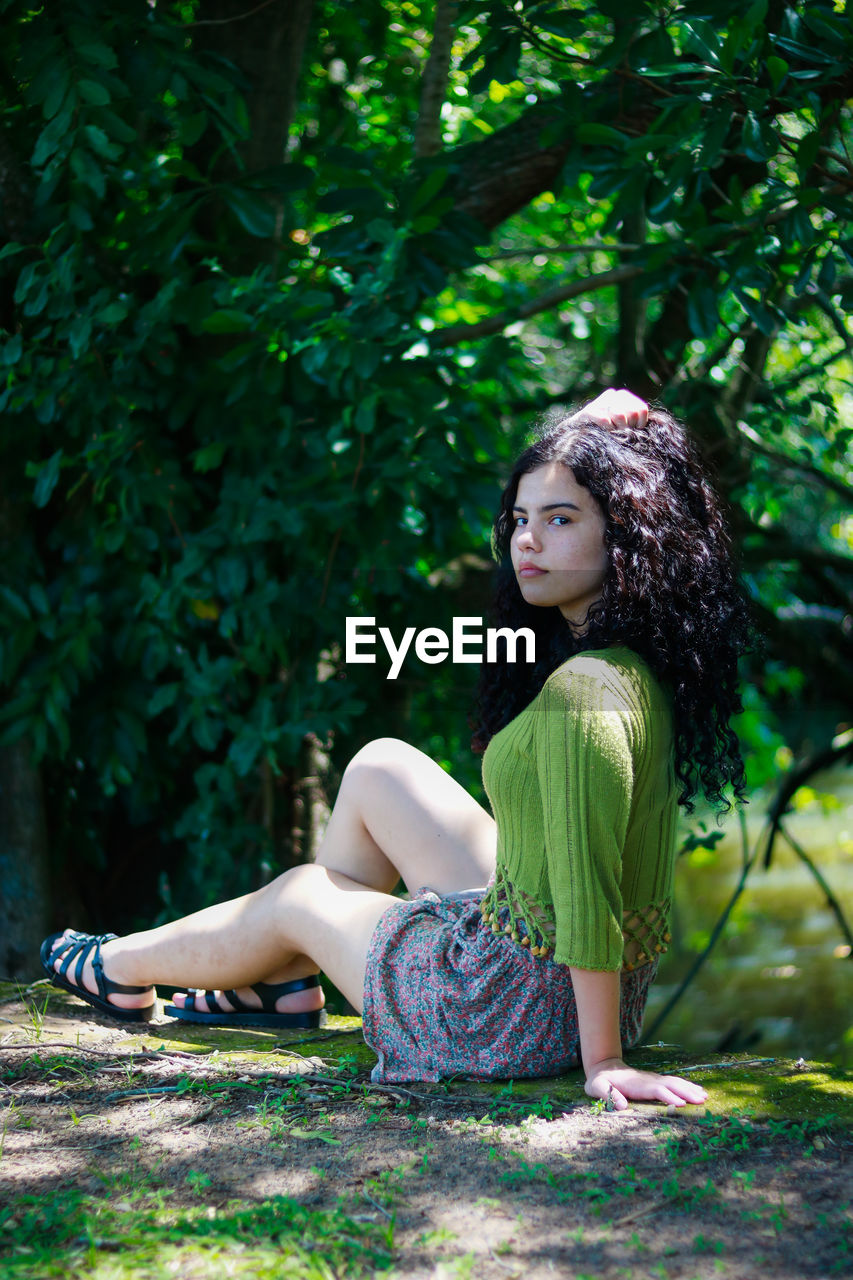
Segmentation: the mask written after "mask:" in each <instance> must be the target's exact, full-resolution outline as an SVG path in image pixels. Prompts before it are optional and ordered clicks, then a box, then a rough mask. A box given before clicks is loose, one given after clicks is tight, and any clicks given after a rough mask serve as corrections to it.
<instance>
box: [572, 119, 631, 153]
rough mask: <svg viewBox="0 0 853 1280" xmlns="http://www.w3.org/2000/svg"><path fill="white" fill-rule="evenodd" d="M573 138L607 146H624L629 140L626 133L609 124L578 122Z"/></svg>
mask: <svg viewBox="0 0 853 1280" xmlns="http://www.w3.org/2000/svg"><path fill="white" fill-rule="evenodd" d="M575 139H576V140H577V141H578V142H584V143H588V144H590V145H592V146H595V145H600V146H607V147H624V146H625V145H626V144H627V143H628V142H629V141H630V139H629V138H628V136H627V134H624V133H621V132H620V130H619V129H614V128H613V126H612V125H609V124H579V125H578V127H577V128H576V129H575Z"/></svg>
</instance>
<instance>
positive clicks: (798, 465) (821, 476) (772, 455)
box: [738, 352, 853, 568]
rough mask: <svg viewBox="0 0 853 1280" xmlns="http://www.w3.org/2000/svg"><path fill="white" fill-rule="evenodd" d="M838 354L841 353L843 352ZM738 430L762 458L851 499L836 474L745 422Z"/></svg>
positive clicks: (851, 491) (850, 490) (848, 488)
mask: <svg viewBox="0 0 853 1280" xmlns="http://www.w3.org/2000/svg"><path fill="white" fill-rule="evenodd" d="M840 354H842V355H843V354H844V352H841V353H840ZM837 358H838V356H837V355H836V356H835V357H834V359H837ZM738 431H739V432H740V434H741V435H742V436H744V437H745V438H746V439H747V440H748V441H749V443H750V445H751V446H752V449H753V451H754V452H755V453H760V454H761V456H762V457H763V458H769V459H770V461H771V462H778V463H779V464H780V466H783V467H789V468H790V469H791V470H792V471H799V472H802V474H803V475H807V476H811V477H812V479H814V480H817V481H818V483H819V484H821V485H823V486H824V488H826V489H831V490H832V491H833V492H834V493H837V494H838V495H839V497H841V498H844V499H845V501H847V502H851V501H853V485H849V484H845V483H844V481H843V480H841V479H840V478H839V477H838V476H834V475H832V474H831V473H828V472H826V471H821V470H820V468H819V467H816V466H815V465H814V463H811V462H806V461H805V460H804V459H802V458H791V457H789V456H788V454H787V453H782V452H781V450H778V449H772V448H771V447H770V446H769V445H766V444H765V443H764V441H763V440H762V439H761V437H760V436H759V434H758V432H757V431H753V430H752V427H748V426H747V425H746V424H745V423H739V424H738ZM850 564H851V568H853V561H851V562H850Z"/></svg>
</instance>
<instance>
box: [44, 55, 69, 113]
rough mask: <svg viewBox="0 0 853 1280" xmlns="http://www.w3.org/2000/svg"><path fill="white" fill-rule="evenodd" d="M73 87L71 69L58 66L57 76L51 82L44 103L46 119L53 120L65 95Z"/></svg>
mask: <svg viewBox="0 0 853 1280" xmlns="http://www.w3.org/2000/svg"><path fill="white" fill-rule="evenodd" d="M70 87H71V71H70V70H69V68H68V67H58V68H57V70H56V76H55V78H54V80H53V82H52V83H51V86H50V89H49V90H48V92H47V96H46V97H45V100H44V102H43V103H42V109H41V110H42V115H43V116H44V118H45V120H52V119H53V117H54V116H55V115H56V113H57V112H58V111H59V109H60V107H61V106H62V104H63V102H64V101H65V95H66V94H67V93H68V90H69V89H70Z"/></svg>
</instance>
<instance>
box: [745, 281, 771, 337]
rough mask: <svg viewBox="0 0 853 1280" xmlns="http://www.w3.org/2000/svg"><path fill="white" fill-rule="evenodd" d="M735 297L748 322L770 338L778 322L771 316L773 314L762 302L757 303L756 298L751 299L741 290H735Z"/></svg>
mask: <svg viewBox="0 0 853 1280" xmlns="http://www.w3.org/2000/svg"><path fill="white" fill-rule="evenodd" d="M734 292H735V297H736V298H737V300H738V302H739V303H740V305H741V306H742V307H743V309H744V311H745V312H746V314H747V315H748V316H749V318H750V320H751V321H752V322H753V324H754V325H756V326H757V328H758V329H760V330H761V332H762V333H764V334H766V335H767V336H768V337H772V336H773V334H774V333H775V332H776V330H777V329H778V328H779V322H778V320H777V319H776V317H775V316H774V315H773V312H772V311H770V310H768V308H767V307H765V305H764V303H763V302H759V301H758V300H757V299H756V298H753V297H751V296H750V295H749V294H748V293H746V292H745V291H744V290H743V289H735V291H734Z"/></svg>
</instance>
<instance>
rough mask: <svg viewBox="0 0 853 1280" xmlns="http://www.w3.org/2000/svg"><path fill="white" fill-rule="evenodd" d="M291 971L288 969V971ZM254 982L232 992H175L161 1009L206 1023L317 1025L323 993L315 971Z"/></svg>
mask: <svg viewBox="0 0 853 1280" xmlns="http://www.w3.org/2000/svg"><path fill="white" fill-rule="evenodd" d="M291 974H292V970H291ZM276 979H277V980H276V981H274V982H257V983H255V984H254V986H251V987H239V988H238V989H237V990H236V991H195V992H192V991H187V992H184V991H179V992H176V993H175V996H174V1001H175V1003H174V1005H167V1006H166V1009H165V1012H166V1013H167V1014H170V1015H171V1016H173V1017H176V1018H180V1019H182V1020H184V1021H188V1022H203V1023H207V1024H208V1025H209V1026H229V1025H230V1026H238V1027H239V1026H243V1027H250V1026H267V1027H318V1026H321V1025H322V1024H323V1021H324V1019H325V1014H324V1013H323V1005H324V1004H325V996H324V995H323V989H322V987H321V986H320V980H319V977H318V976H317V974H316V973H311V974H304V975H302V976H300V977H298V978H295V977H292V976H289V977H286V978H281V975H280V974H278V975H276Z"/></svg>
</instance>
